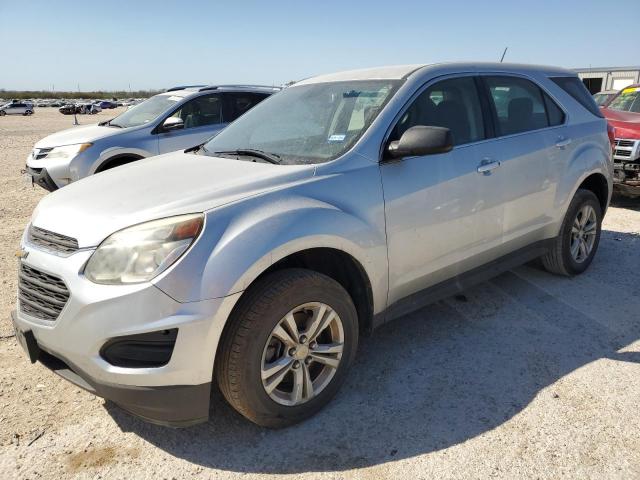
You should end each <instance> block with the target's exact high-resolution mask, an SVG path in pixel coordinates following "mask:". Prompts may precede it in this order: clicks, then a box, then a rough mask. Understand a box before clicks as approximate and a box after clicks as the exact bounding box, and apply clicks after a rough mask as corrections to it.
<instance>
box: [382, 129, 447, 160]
mask: <svg viewBox="0 0 640 480" xmlns="http://www.w3.org/2000/svg"><path fill="white" fill-rule="evenodd" d="M452 148H453V136H452V135H451V130H449V129H448V128H444V127H427V126H424V125H416V126H415V127H411V128H410V129H408V130H407V131H406V132H404V133H403V134H402V137H400V140H396V141H395V142H391V143H389V146H388V147H387V154H388V156H389V157H391V158H403V157H416V156H422V155H433V154H435V153H446V152H449V151H451V149H452Z"/></svg>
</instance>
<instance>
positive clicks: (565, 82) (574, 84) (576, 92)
mask: <svg viewBox="0 0 640 480" xmlns="http://www.w3.org/2000/svg"><path fill="white" fill-rule="evenodd" d="M551 81H552V82H553V83H555V84H556V85H558V86H559V87H560V88H561V89H563V90H564V91H565V92H567V93H568V94H569V95H571V96H572V97H573V98H574V99H575V100H576V101H577V102H578V103H579V104H580V105H582V106H583V107H584V108H586V109H587V110H588V111H590V112H591V113H593V114H594V115H595V116H596V117H600V118H604V115H602V112H601V111H600V108H598V105H596V102H595V100H594V99H593V97H592V96H591V94H590V93H589V90H587V87H585V86H584V84H583V83H582V82H581V81H580V79H579V78H578V77H553V78H551Z"/></svg>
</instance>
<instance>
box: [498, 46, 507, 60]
mask: <svg viewBox="0 0 640 480" xmlns="http://www.w3.org/2000/svg"><path fill="white" fill-rule="evenodd" d="M508 48H509V47H504V52H502V57H500V63H502V61H503V60H504V56H505V55H506V54H507V49H508Z"/></svg>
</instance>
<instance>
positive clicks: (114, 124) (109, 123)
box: [105, 119, 124, 128]
mask: <svg viewBox="0 0 640 480" xmlns="http://www.w3.org/2000/svg"><path fill="white" fill-rule="evenodd" d="M113 120H115V119H111V120H109V121H108V122H105V125H108V126H109V127H116V128H124V127H123V126H122V125H119V124H117V123H113Z"/></svg>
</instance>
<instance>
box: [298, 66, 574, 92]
mask: <svg viewBox="0 0 640 480" xmlns="http://www.w3.org/2000/svg"><path fill="white" fill-rule="evenodd" d="M426 71H433V72H434V73H437V72H438V71H442V72H443V73H444V72H454V71H458V72H463V71H464V72H478V73H480V72H483V71H487V72H505V73H527V72H538V73H540V72H542V73H546V74H548V75H561V76H572V77H575V76H576V73H575V72H572V71H571V70H567V69H564V68H560V67H553V66H544V65H525V64H516V63H497V62H458V63H434V64H417V65H393V66H387V67H375V68H363V69H358V70H348V71H345V72H337V73H330V74H326V75H319V76H316V77H311V78H308V79H305V80H301V81H299V82H297V83H296V84H295V85H296V86H298V85H310V84H313V83H326V82H343V81H357V80H401V79H403V78H407V77H409V76H410V75H412V74H415V73H418V72H420V73H425V72H426Z"/></svg>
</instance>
